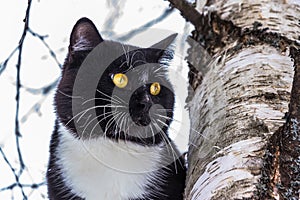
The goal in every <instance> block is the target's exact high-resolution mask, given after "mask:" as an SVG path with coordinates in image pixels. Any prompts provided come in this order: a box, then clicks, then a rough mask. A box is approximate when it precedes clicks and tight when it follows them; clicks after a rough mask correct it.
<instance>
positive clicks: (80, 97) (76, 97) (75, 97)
mask: <svg viewBox="0 0 300 200" xmlns="http://www.w3.org/2000/svg"><path fill="white" fill-rule="evenodd" d="M57 92H59V93H60V94H62V95H64V96H66V97H69V98H72V99H83V97H82V96H72V95H68V94H66V93H64V92H63V91H61V90H59V89H57Z"/></svg>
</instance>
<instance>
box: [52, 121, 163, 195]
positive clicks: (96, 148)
mask: <svg viewBox="0 0 300 200" xmlns="http://www.w3.org/2000/svg"><path fill="white" fill-rule="evenodd" d="M58 134H59V140H60V141H59V143H58V147H57V156H58V160H57V162H56V164H57V165H58V166H59V168H60V169H61V172H62V176H63V178H64V180H65V182H66V183H67V185H70V186H71V187H72V191H73V192H74V193H75V194H76V195H77V196H81V197H82V198H86V199H89V200H94V199H95V200H96V199H135V198H141V197H143V196H145V195H146V194H147V191H146V189H145V186H146V185H149V184H150V183H151V182H153V181H155V182H157V181H159V180H160V179H162V178H163V176H162V174H159V173H158V170H159V169H160V168H161V167H162V166H161V164H162V159H163V158H162V156H165V152H166V149H165V146H164V145H163V143H162V144H161V145H157V146H153V147H146V146H142V145H138V144H136V143H133V142H125V141H119V142H116V141H113V140H111V139H107V138H104V137H99V138H96V139H91V140H86V141H84V140H80V139H78V138H75V137H74V136H73V135H72V134H71V133H70V131H69V130H68V129H67V128H66V127H65V126H64V125H62V124H59V128H58ZM96 185H97V187H94V186H96ZM91 186H92V187H91ZM99 188H101V189H99ZM112 188H114V189H113V190H111V189H112ZM114 191H115V192H114Z"/></svg>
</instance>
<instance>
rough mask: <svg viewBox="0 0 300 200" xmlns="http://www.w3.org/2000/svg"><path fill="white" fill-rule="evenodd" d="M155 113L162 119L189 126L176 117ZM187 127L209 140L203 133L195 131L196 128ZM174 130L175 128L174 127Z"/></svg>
mask: <svg viewBox="0 0 300 200" xmlns="http://www.w3.org/2000/svg"><path fill="white" fill-rule="evenodd" d="M155 115H156V116H158V117H162V118H164V119H169V120H173V121H175V122H177V123H180V124H181V125H183V126H189V125H188V124H186V123H184V122H182V121H179V120H178V119H175V118H171V117H167V116H164V115H160V114H156V113H155ZM189 128H190V130H191V131H193V132H195V133H197V134H199V135H200V136H201V137H203V138H204V139H206V140H208V141H209V139H208V138H207V137H206V136H205V135H203V134H202V133H200V132H199V131H197V130H196V129H194V128H192V127H190V126H189ZM174 130H175V129H174ZM176 131H177V132H179V130H176Z"/></svg>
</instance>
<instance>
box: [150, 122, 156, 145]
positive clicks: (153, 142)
mask: <svg viewBox="0 0 300 200" xmlns="http://www.w3.org/2000/svg"><path fill="white" fill-rule="evenodd" d="M149 127H150V130H151V133H152V144H155V133H154V130H153V127H152V123H150V126H149Z"/></svg>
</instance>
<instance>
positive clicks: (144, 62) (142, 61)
mask: <svg viewBox="0 0 300 200" xmlns="http://www.w3.org/2000/svg"><path fill="white" fill-rule="evenodd" d="M138 62H141V63H143V64H147V62H146V61H144V60H136V61H134V63H132V66H133V67H135V64H136V63H138Z"/></svg>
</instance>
